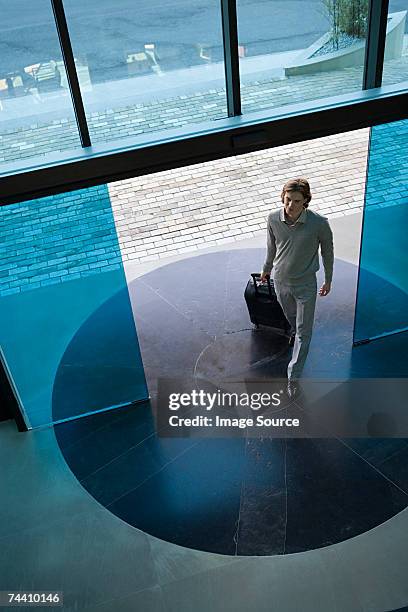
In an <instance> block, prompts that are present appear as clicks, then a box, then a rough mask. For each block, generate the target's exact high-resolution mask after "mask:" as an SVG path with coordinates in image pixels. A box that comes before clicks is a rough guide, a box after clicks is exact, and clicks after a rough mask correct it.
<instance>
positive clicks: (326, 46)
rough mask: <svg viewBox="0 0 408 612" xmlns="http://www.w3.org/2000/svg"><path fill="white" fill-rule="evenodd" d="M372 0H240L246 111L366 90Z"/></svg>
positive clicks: (239, 21) (242, 85)
mask: <svg viewBox="0 0 408 612" xmlns="http://www.w3.org/2000/svg"><path fill="white" fill-rule="evenodd" d="M367 14H368V0H305V1H303V2H300V1H296V2H280V1H278V2H261V1H260V0H238V33H239V45H240V72H241V90H242V102H243V109H244V111H245V112H249V111H256V110H261V109H272V108H275V107H280V106H286V105H288V104H294V103H302V102H305V101H307V100H316V99H318V98H327V97H330V96H336V95H341V94H344V93H348V92H355V91H358V90H361V87H362V79H363V64H364V54H365V41H366V27H367Z"/></svg>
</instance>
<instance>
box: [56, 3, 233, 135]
mask: <svg viewBox="0 0 408 612" xmlns="http://www.w3.org/2000/svg"><path fill="white" fill-rule="evenodd" d="M64 5H65V10H66V15H67V21H68V27H69V31H70V35H71V39H72V45H73V50H74V55H75V57H76V59H77V66H78V74H79V80H80V84H81V90H82V94H83V98H84V104H85V110H86V114H87V119H88V122H89V130H90V135H91V139H92V141H93V142H106V141H109V140H112V139H117V138H122V137H126V136H135V135H137V134H143V133H148V132H155V131H157V130H164V129H169V128H176V127H180V126H184V125H188V124H193V123H196V122H197V121H204V120H213V119H218V118H220V117H225V116H226V115H227V110H226V96H225V79H224V63H223V49H222V29H221V12H220V3H219V1H218V0H209V1H208V0H207V1H206V2H203V0H200V1H199V2H194V3H193V4H192V3H191V2H189V1H188V0H178V1H176V0H173V1H171V2H159V1H158V0H155V1H153V2H149V3H146V2H142V1H141V0H136V1H135V0H118V1H117V2H115V3H112V2H107V1H106V0H103V1H102V2H101V0H88V1H87V2H86V3H84V2H82V1H80V0H65V2H64Z"/></svg>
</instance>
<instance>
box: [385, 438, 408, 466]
mask: <svg viewBox="0 0 408 612" xmlns="http://www.w3.org/2000/svg"><path fill="white" fill-rule="evenodd" d="M394 439H395V438H394ZM406 450H408V444H405V446H404V447H403V448H399V449H398V450H396V451H394V452H393V453H391V455H390V456H389V457H387V458H386V459H383V460H382V461H380V463H379V464H378V468H379V467H380V466H382V465H384V463H387V461H389V460H390V459H393V458H394V457H396V456H397V455H399V454H400V453H403V452H404V451H406Z"/></svg>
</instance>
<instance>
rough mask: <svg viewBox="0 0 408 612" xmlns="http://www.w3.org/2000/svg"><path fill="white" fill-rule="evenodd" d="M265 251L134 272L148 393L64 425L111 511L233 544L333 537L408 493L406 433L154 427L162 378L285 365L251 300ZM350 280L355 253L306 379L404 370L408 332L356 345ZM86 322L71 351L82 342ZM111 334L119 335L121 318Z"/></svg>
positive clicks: (274, 546) (281, 370)
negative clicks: (169, 430)
mask: <svg viewBox="0 0 408 612" xmlns="http://www.w3.org/2000/svg"><path fill="white" fill-rule="evenodd" d="M262 257H263V250H262V249H247V250H240V249H237V250H232V251H222V252H218V253H211V254H205V255H199V256H197V257H193V258H188V259H184V260H182V261H179V262H176V263H173V264H169V265H167V266H164V267H162V268H159V269H156V270H154V271H153V272H150V273H149V274H146V275H144V276H143V277H141V278H139V279H137V280H136V281H134V282H132V283H131V284H130V285H129V292H130V295H131V299H132V304H133V308H134V313H135V320H136V325H137V331H138V337H139V342H140V347H141V353H142V358H143V363H144V367H145V373H146V379H147V384H148V388H149V391H150V395H151V402H146V403H143V404H139V405H135V406H132V407H128V408H125V409H123V408H122V409H120V410H116V411H111V412H105V413H99V414H94V415H91V416H88V417H85V418H82V419H79V420H77V421H72V422H68V423H64V424H60V425H57V426H56V427H55V433H56V436H57V440H58V443H59V445H60V448H61V450H62V453H63V455H64V457H65V460H66V461H67V463H68V465H69V467H70V468H71V470H72V471H73V473H74V474H75V475H76V477H77V478H78V480H79V481H80V482H81V484H82V485H83V486H84V487H85V488H86V489H87V490H88V491H89V493H90V494H91V495H93V496H94V497H95V499H97V500H98V501H99V502H100V503H101V504H103V505H104V506H105V507H107V508H108V509H109V510H110V511H111V512H113V513H114V514H116V515H117V516H119V517H120V518H121V519H123V520H124V521H126V522H128V523H129V524H131V525H134V526H135V527H137V528H139V529H141V530H143V531H146V532H148V533H150V534H152V535H154V536H157V537H159V538H161V539H163V540H167V541H170V542H174V543H176V544H180V545H183V546H186V547H190V548H195V549H200V550H205V551H211V552H217V553H223V554H228V555H235V554H238V555H271V554H285V553H293V552H299V551H305V550H310V549H314V548H319V547H323V546H328V545H330V544H333V543H336V542H340V541H342V540H346V539H348V538H351V537H353V536H356V535H358V534H361V533H364V532H366V531H367V530H369V529H371V528H373V527H375V526H377V525H379V524H381V523H383V522H384V521H386V520H388V519H389V518H391V517H392V516H393V515H395V514H396V513H398V512H400V511H401V510H402V509H403V508H405V507H406V506H407V505H408V467H407V466H408V442H407V440H406V439H404V438H378V437H376V438H368V437H365V438H350V437H348V438H342V437H330V438H325V437H324V436H322V437H318V438H313V439H310V438H300V439H292V438H289V437H287V436H286V437H285V438H269V437H250V436H249V435H244V436H242V437H235V438H232V437H230V438H227V437H223V438H211V437H206V438H197V437H184V438H183V437H179V438H166V437H160V436H159V435H157V431H156V418H157V414H156V413H157V405H156V399H157V387H158V384H157V382H158V379H160V378H161V377H164V378H175V379H176V378H180V377H185V378H194V377H197V378H200V377H203V378H206V379H209V380H211V381H212V382H214V383H217V384H218V383H219V382H220V381H221V382H222V381H224V380H226V379H230V378H231V377H235V378H237V377H238V378H242V379H245V378H250V379H251V380H255V381H256V380H258V381H260V382H261V381H266V380H269V379H276V378H280V377H284V375H285V370H286V366H287V363H288V360H289V357H290V353H289V352H288V349H287V345H286V340H285V339H284V338H283V336H281V335H279V334H277V333H275V332H274V331H272V330H270V329H267V328H261V329H259V330H256V331H254V330H252V328H251V325H250V323H249V319H248V312H247V310H246V305H245V302H244V299H243V289H244V285H245V282H246V279H247V278H248V276H249V274H250V273H251V272H254V271H257V270H259V268H260V265H261V263H262ZM355 287H356V268H355V266H353V265H351V264H348V263H346V262H343V261H336V264H335V277H334V285H333V290H332V292H331V293H330V295H329V296H327V297H326V298H318V304H317V311H316V321H315V331H314V336H313V340H312V344H311V349H310V354H309V357H308V361H307V365H306V368H305V372H304V376H305V378H308V377H309V378H310V377H313V378H317V379H330V380H331V379H333V378H335V379H353V378H373V379H379V378H399V377H400V378H402V377H406V376H407V373H408V350H407V345H408V336H407V334H398V335H394V336H390V337H388V338H383V339H381V340H376V341H375V342H373V343H370V344H367V345H362V346H358V347H356V348H354V349H352V329H353V316H354V296H355ZM109 315H110V313H109V305H107V306H106V312H105V316H106V317H107V319H109ZM99 316H101V313H99ZM88 328H89V322H88ZM83 332H84V333H83V334H81V333H78V334H76V336H75V339H74V342H75V343H76V344H77V346H76V347H73V346H71V347H68V350H70V351H74V350H78V349H80V345H81V343H84V345H85V344H86V342H87V338H86V333H85V332H86V330H83ZM116 333H117V334H118V336H117V337H118V342H119V341H120V325H119V326H117V332H116ZM118 358H119V357H118ZM69 384H70V381H69V377H68V378H67V371H66V370H65V371H64V376H58V374H57V377H56V382H55V389H54V407H53V409H54V415H58V410H59V406H58V402H59V401H60V400H59V398H63V397H64V389H67V386H69Z"/></svg>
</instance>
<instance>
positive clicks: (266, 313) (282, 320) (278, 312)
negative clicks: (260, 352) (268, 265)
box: [244, 273, 290, 333]
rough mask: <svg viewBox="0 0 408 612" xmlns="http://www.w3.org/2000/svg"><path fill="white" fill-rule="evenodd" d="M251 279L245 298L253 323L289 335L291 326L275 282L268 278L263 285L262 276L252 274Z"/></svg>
mask: <svg viewBox="0 0 408 612" xmlns="http://www.w3.org/2000/svg"><path fill="white" fill-rule="evenodd" d="M251 277H252V278H250V279H249V281H248V284H247V286H246V288H245V292H244V297H245V301H246V303H247V306H248V312H249V317H250V319H251V321H252V323H253V324H254V325H256V327H259V325H268V326H269V327H276V328H277V329H282V330H283V331H284V332H285V333H288V332H289V330H290V325H289V323H288V321H287V319H286V317H285V315H284V314H283V310H282V308H281V305H280V304H279V302H278V300H277V298H276V293H275V289H274V286H273V280H270V279H269V278H268V279H267V282H266V283H261V282H260V277H261V275H260V274H256V273H254V274H251Z"/></svg>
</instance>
